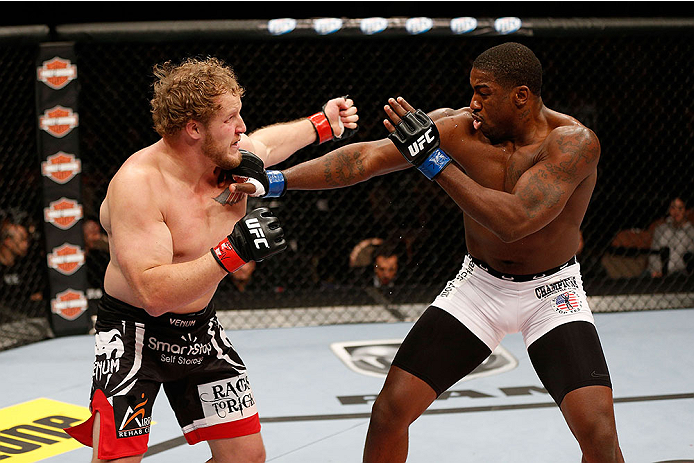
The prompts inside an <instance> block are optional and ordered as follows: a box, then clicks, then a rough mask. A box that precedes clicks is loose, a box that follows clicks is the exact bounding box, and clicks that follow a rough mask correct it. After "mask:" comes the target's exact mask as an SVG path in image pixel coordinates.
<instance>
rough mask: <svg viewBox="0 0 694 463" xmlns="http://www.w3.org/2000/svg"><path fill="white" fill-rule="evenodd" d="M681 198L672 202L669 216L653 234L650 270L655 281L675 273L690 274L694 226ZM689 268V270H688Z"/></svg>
mask: <svg viewBox="0 0 694 463" xmlns="http://www.w3.org/2000/svg"><path fill="white" fill-rule="evenodd" d="M685 211H686V204H685V202H684V200H683V199H682V198H680V197H676V198H674V199H673V200H672V201H671V202H670V207H669V209H668V216H667V218H666V219H665V222H663V223H661V224H660V225H658V226H657V227H655V230H654V231H653V241H652V243H651V250H652V251H653V253H652V254H651V255H650V256H649V260H648V270H649V272H650V274H651V276H652V277H653V278H660V277H662V276H663V275H667V274H673V273H685V274H686V273H691V271H692V254H693V253H694V225H692V223H691V222H689V221H688V220H687V217H686V215H685ZM688 267H689V268H688Z"/></svg>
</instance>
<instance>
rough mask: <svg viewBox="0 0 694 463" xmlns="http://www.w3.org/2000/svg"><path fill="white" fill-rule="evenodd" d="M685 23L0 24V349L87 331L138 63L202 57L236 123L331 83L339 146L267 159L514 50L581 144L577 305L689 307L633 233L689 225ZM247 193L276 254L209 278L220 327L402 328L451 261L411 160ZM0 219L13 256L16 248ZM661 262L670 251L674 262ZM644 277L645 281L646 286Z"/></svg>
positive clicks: (141, 135)
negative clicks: (317, 186) (263, 215)
mask: <svg viewBox="0 0 694 463" xmlns="http://www.w3.org/2000/svg"><path fill="white" fill-rule="evenodd" d="M693 35H694V19H691V18H674V17H673V18H668V17H663V18H627V17H625V18H553V19H551V18H532V17H531V18H516V17H503V18H473V17H450V18H426V17H389V18H382V17H376V18H344V17H342V18H339V17H336V18H312V19H291V18H277V19H273V20H214V21H175V22H139V23H134V22H133V23H85V24H64V25H58V26H56V27H54V28H49V27H48V26H46V25H35V26H15V27H4V28H0V60H1V62H2V67H1V68H0V82H1V85H0V106H1V107H2V114H3V118H2V123H0V211H1V214H2V223H3V228H2V247H1V248H0V249H1V250H2V253H0V257H2V263H0V268H1V269H2V271H1V273H2V278H3V279H2V282H1V285H2V286H1V288H2V291H1V293H0V349H7V348H11V347H14V346H18V345H22V344H27V343H30V342H35V341H37V340H41V339H45V338H48V337H53V336H63V335H70V334H78V333H87V332H89V330H90V329H91V328H92V319H93V315H94V304H95V301H96V300H97V299H98V297H99V296H100V295H101V293H102V280H103V273H104V269H105V266H106V264H107V263H108V243H107V242H106V241H105V240H104V237H103V231H102V230H101V229H100V227H99V223H98V212H99V205H100V203H101V201H102V200H103V198H104V196H105V192H106V187H107V185H108V182H109V179H110V178H111V176H112V175H113V174H114V172H115V171H116V169H117V168H118V167H119V166H120V165H121V163H122V162H123V161H124V160H125V159H126V158H127V157H128V156H129V155H130V154H131V153H133V152H135V151H137V150H138V149H140V148H142V147H144V146H146V145H149V144H151V143H153V142H154V141H156V140H157V138H158V136H157V135H156V133H155V132H154V130H153V128H152V122H151V118H150V113H149V106H148V104H149V103H148V102H149V98H150V96H151V83H152V79H153V74H152V67H153V65H155V64H158V63H162V62H164V61H167V60H171V61H174V62H176V61H178V60H181V59H183V58H185V57H188V56H216V57H218V58H221V59H223V60H225V61H226V62H228V63H229V64H230V65H231V66H232V67H233V68H234V70H235V72H236V73H237V76H238V78H239V80H240V82H241V84H242V85H243V86H244V87H245V88H246V96H245V97H244V120H245V121H246V124H247V126H248V130H249V132H250V131H252V130H254V129H257V128H260V127H261V126H263V125H267V124H269V123H275V122H282V121H289V120H294V119H297V118H301V117H306V116H308V115H310V114H313V113H314V112H315V111H316V110H317V109H318V108H320V107H321V105H322V104H323V103H324V102H325V101H327V100H328V99H330V98H333V97H335V96H340V95H346V94H349V95H350V97H351V98H353V99H354V100H355V103H356V105H357V106H358V108H359V111H360V129H359V131H358V133H357V134H356V135H355V136H354V137H353V138H351V139H350V140H349V141H347V142H344V141H343V142H337V143H329V144H323V145H320V146H309V147H307V148H305V149H303V150H301V151H299V152H298V153H297V154H295V155H294V156H293V157H291V158H289V159H288V160H287V161H285V162H284V163H283V164H280V165H279V166H277V167H278V168H285V167H289V166H291V165H294V164H297V163H299V162H302V161H305V160H308V159H311V158H314V157H316V156H319V155H321V154H323V153H325V152H327V151H329V150H332V149H334V148H336V147H338V146H340V143H351V142H354V141H367V140H374V139H378V138H382V137H384V136H385V135H386V132H385V129H384V128H383V126H382V124H381V121H382V119H383V116H384V115H383V113H382V107H383V105H384V103H385V102H386V99H387V98H388V97H391V96H397V95H402V96H404V97H406V98H408V100H410V101H411V102H412V103H413V104H415V105H416V106H417V107H418V108H421V109H423V110H425V111H430V110H433V109H435V108H439V107H453V108H459V107H464V106H467V105H468V104H469V101H470V97H471V94H472V92H471V89H470V88H469V82H468V73H469V70H470V65H471V63H472V61H473V59H474V58H475V57H476V56H477V55H478V54H479V53H480V52H482V51H483V50H485V49H487V48H489V47H490V46H493V45H496V44H499V43H501V42H504V41H517V42H521V43H523V44H525V45H527V46H529V47H530V48H531V49H533V50H534V51H535V53H536V54H537V55H538V57H539V59H540V61H541V62H542V63H543V66H544V77H543V79H544V88H543V100H544V102H545V103H546V104H547V106H549V107H550V108H552V109H555V110H558V111H561V112H565V113H568V114H571V115H573V116H575V117H576V118H578V119H579V120H580V121H582V122H583V123H584V124H585V125H587V126H588V127H590V128H591V129H593V130H594V131H595V132H596V134H597V135H598V137H599V138H600V141H601V144H602V158H601V161H600V165H599V168H598V169H599V176H598V177H599V178H598V183H597V186H596V188H595V192H594V195H593V199H592V203H591V204H590V207H589V208H588V212H587V214H586V216H585V219H584V221H583V225H582V236H583V247H582V249H581V251H580V253H579V254H578V259H579V261H580V262H581V265H582V271H583V275H584V284H585V288H586V290H587V293H588V296H589V299H590V303H591V306H592V308H593V310H594V311H596V312H611V311H634V310H657V309H677V308H691V307H694V277H693V276H692V261H691V260H690V259H691V252H692V251H694V249H692V246H693V245H692V243H686V242H680V243H671V244H670V245H669V246H670V247H664V246H663V245H662V244H661V243H660V242H659V240H657V239H654V236H655V235H657V233H658V232H657V231H656V228H657V227H658V226H659V225H660V224H663V223H665V224H667V223H669V222H670V221H671V220H672V219H670V218H668V217H669V216H668V213H669V206H670V204H671V202H672V201H673V199H675V198H680V199H681V200H682V201H683V202H684V203H685V204H686V208H687V209H686V213H687V215H688V220H689V221H690V222H691V221H694V217H693V215H694V214H693V210H692V206H694V197H693V196H692V193H693V189H692V177H693V175H694V162H693V159H694V157H693V153H694V142H693V141H692V140H693V139H692V133H694V111H693V110H692V102H693V101H694V94H693V93H694V82H693V81H692V76H694V60H692V56H694V40H693V38H694V37H693ZM258 205H265V206H268V207H270V208H272V209H274V210H276V213H277V215H278V216H279V217H281V220H282V223H283V226H284V228H285V231H286V235H287V240H288V243H289V248H288V250H287V251H286V252H285V253H283V254H282V255H281V256H278V257H277V258H274V259H269V260H267V261H264V262H261V263H259V264H258V266H257V268H256V271H255V273H254V274H253V276H252V283H251V284H250V285H248V286H247V288H246V289H245V291H243V292H240V291H239V290H238V289H237V288H236V286H235V285H234V284H233V282H232V281H231V278H226V279H224V280H223V281H222V283H221V284H220V286H219V290H218V292H217V295H216V296H215V305H216V307H217V310H218V312H219V315H220V319H222V322H223V324H224V326H225V327H227V328H254V327H278V326H301V325H326V324H342V323H365V322H390V321H405V320H408V321H409V320H413V319H415V318H416V317H417V316H418V315H419V313H421V311H422V310H423V309H424V308H425V307H426V305H427V304H428V303H429V302H430V301H431V300H432V299H433V297H434V296H435V295H436V294H437V293H438V292H439V291H440V290H441V289H442V288H443V286H444V285H445V283H446V282H447V281H448V280H449V279H451V278H452V277H453V276H455V274H456V273H457V270H458V268H459V266H460V264H461V262H462V259H463V257H464V255H465V253H466V246H465V240H464V227H463V222H462V214H461V213H460V211H459V209H458V207H457V206H456V204H455V203H454V202H453V201H452V200H451V199H450V198H449V197H448V196H447V195H446V194H445V192H444V191H443V190H442V189H441V188H439V187H438V186H437V185H436V184H435V183H431V182H429V181H428V180H426V179H425V178H424V177H423V176H422V175H420V174H419V173H418V172H415V171H409V170H408V171H404V172H400V173H397V174H391V175H387V176H383V177H379V178H375V179H372V180H371V181H368V182H364V183H362V184H359V185H356V186H353V187H351V188H345V189H338V190H330V191H312V192H301V191H296V192H294V191H292V192H289V193H288V194H287V195H285V196H284V197H283V198H280V199H279V200H252V201H251V202H250V207H256V206H258ZM17 225H20V226H21V227H19V228H18V227H17ZM21 230H25V231H26V234H27V235H26V236H27V240H28V248H27V252H26V253H24V252H22V251H21V250H17V246H18V240H19V241H22V240H23V235H22V234H21V233H19V232H20V231H21ZM374 238H376V239H381V240H383V241H384V242H385V243H392V244H393V245H394V247H395V248H396V250H397V252H398V253H399V262H400V265H399V268H398V275H397V278H396V283H397V284H395V285H394V286H393V287H392V288H388V289H387V290H382V289H378V288H374V285H373V281H372V279H373V275H372V272H373V268H372V257H373V252H374V249H375V246H374V245H373V244H372V243H375V242H380V241H374V240H373V239H374ZM675 248H677V251H675ZM675 254H678V255H680V257H681V258H682V259H683V261H684V266H680V267H677V269H675V267H674V266H673V264H672V262H671V261H672V260H673V259H674V257H673V256H674V255H675ZM350 255H352V256H353V257H355V256H356V259H352V261H350ZM653 269H660V270H662V269H665V272H663V273H664V274H663V276H662V277H653V276H652V274H653ZM668 269H673V271H668Z"/></svg>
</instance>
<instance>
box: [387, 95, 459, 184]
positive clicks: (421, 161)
mask: <svg viewBox="0 0 694 463" xmlns="http://www.w3.org/2000/svg"><path fill="white" fill-rule="evenodd" d="M388 138H390V140H391V141H392V142H393V143H394V144H395V146H396V148H397V149H398V151H400V153H401V154H402V155H403V156H405V159H407V160H408V161H409V162H410V164H412V165H414V166H415V167H416V168H417V169H419V171H420V172H422V173H423V174H424V175H425V176H426V178H428V179H429V180H433V179H434V177H436V175H438V173H439V172H441V171H442V170H443V169H444V168H445V167H446V166H447V165H448V163H449V162H451V158H450V157H448V155H447V154H446V153H444V152H443V150H441V149H440V148H439V145H440V143H441V140H440V137H439V131H438V129H437V128H436V124H434V121H432V120H431V118H430V117H429V116H428V115H427V114H426V113H425V112H424V111H422V110H421V109H418V110H417V111H415V112H414V113H413V112H408V113H407V114H405V115H404V116H402V120H401V121H400V123H399V124H398V125H396V126H395V132H393V133H391V134H390V135H388Z"/></svg>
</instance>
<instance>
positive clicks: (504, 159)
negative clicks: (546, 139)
mask: <svg viewBox="0 0 694 463" xmlns="http://www.w3.org/2000/svg"><path fill="white" fill-rule="evenodd" d="M540 158H541V147H540V146H539V145H537V146H524V147H522V148H520V149H516V150H511V149H510V148H506V147H498V146H485V147H484V149H481V150H478V151H477V152H476V153H475V154H474V156H471V157H469V158H467V160H468V162H466V163H464V164H463V167H464V168H465V171H466V173H467V174H468V175H469V176H470V177H471V178H472V179H473V180H475V181H476V182H477V183H479V184H481V185H482V186H485V187H487V188H494V189H496V190H501V191H508V192H510V191H512V190H513V188H514V187H515V185H516V183H517V182H518V180H519V179H520V178H521V176H522V175H523V174H524V173H525V172H527V171H528V170H529V169H530V168H531V167H533V166H534V165H535V164H536V163H537V162H538V160H539V159H540Z"/></svg>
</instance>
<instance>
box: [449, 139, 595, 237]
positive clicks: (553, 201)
mask: <svg viewBox="0 0 694 463" xmlns="http://www.w3.org/2000/svg"><path fill="white" fill-rule="evenodd" d="M546 146H547V148H546V149H547V154H546V156H544V157H543V159H541V160H539V161H538V162H537V163H536V164H535V165H534V166H532V167H531V168H530V169H528V170H527V171H525V172H524V173H523V174H522V175H521V176H520V177H519V179H518V181H517V182H516V185H515V187H514V189H513V191H512V192H510V193H507V192H504V191H499V190H494V189H490V188H485V187H483V186H481V185H480V184H478V183H477V182H475V181H474V180H472V179H471V178H470V177H468V176H467V175H466V174H465V172H463V170H462V169H461V168H460V167H459V166H458V165H457V164H454V163H451V165H449V166H448V167H447V168H446V169H445V170H444V171H443V172H441V174H440V175H439V176H438V177H437V178H436V181H437V182H438V184H439V185H440V186H441V187H442V188H443V189H444V190H445V191H446V193H448V195H449V196H450V197H451V198H453V200H454V201H455V202H456V203H457V204H458V205H459V206H460V208H461V209H463V210H464V211H465V213H466V214H467V215H468V216H470V217H471V218H472V219H474V220H475V221H477V222H478V223H480V224H481V225H483V226H484V227H486V228H488V229H489V230H491V231H492V232H493V233H494V234H495V235H497V236H498V237H499V238H500V239H501V240H502V241H505V242H513V241H517V240H519V239H521V238H524V237H526V236H528V235H530V234H532V233H535V232H537V231H538V230H540V229H542V228H543V227H545V226H546V225H547V224H549V223H550V222H551V221H552V220H554V219H555V218H556V217H557V216H558V215H559V214H560V213H561V212H562V210H563V209H564V207H565V206H566V203H567V201H568V200H569V198H570V197H571V195H572V193H573V192H574V190H575V189H576V187H577V186H578V185H579V184H580V183H581V182H582V181H584V180H585V179H586V178H587V177H589V176H590V175H594V174H595V173H596V168H597V163H598V159H599V157H600V144H599V142H598V139H597V137H596V136H595V134H594V133H593V132H592V131H590V130H589V129H587V128H585V127H582V126H578V125H576V126H570V127H559V128H557V129H554V131H553V132H552V133H551V134H550V135H549V136H548V138H547V140H546ZM444 149H445V147H444Z"/></svg>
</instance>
